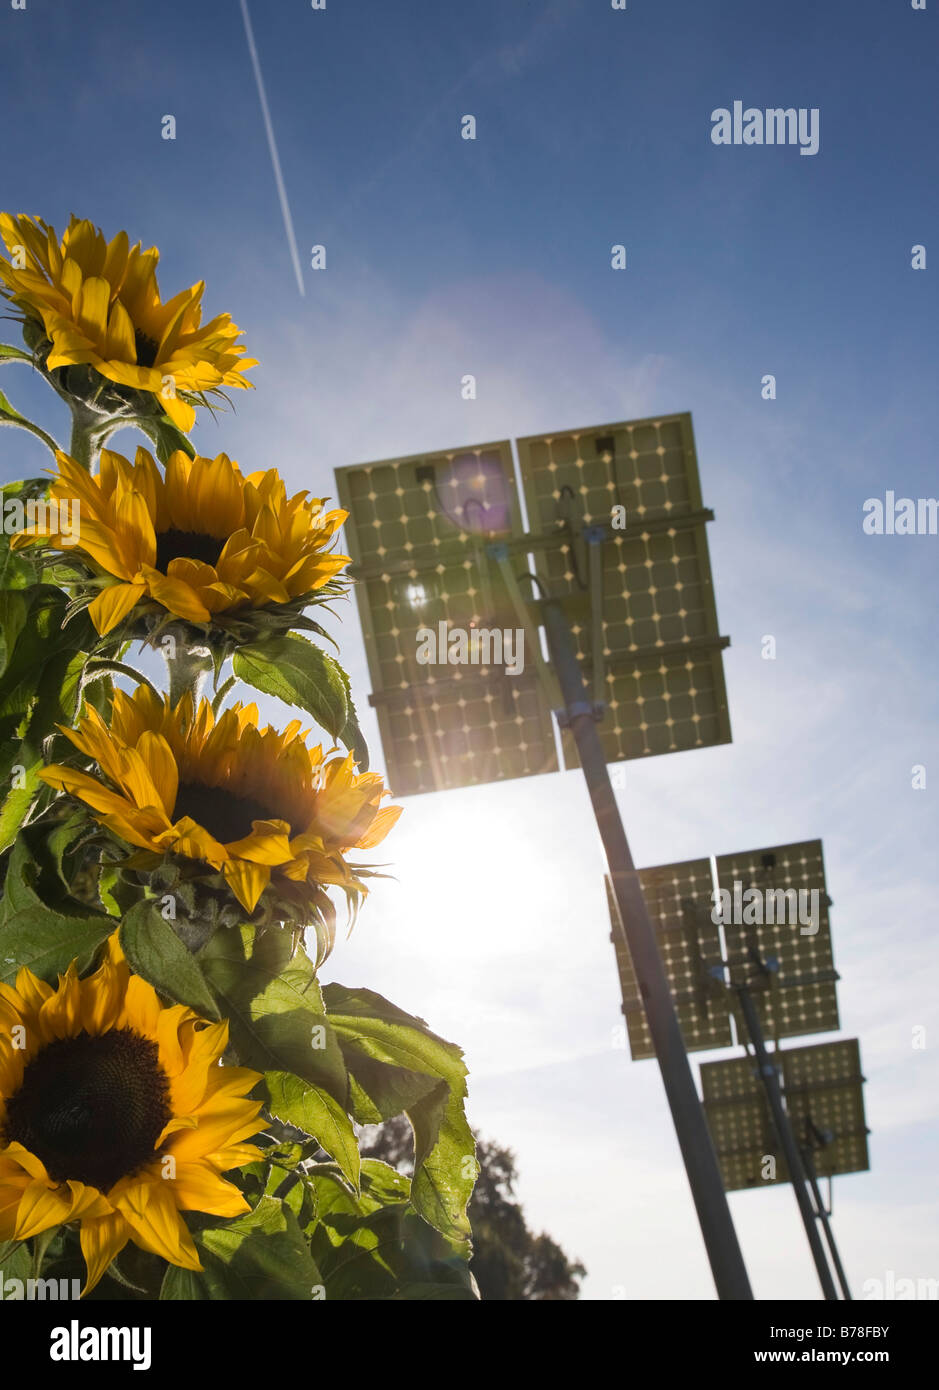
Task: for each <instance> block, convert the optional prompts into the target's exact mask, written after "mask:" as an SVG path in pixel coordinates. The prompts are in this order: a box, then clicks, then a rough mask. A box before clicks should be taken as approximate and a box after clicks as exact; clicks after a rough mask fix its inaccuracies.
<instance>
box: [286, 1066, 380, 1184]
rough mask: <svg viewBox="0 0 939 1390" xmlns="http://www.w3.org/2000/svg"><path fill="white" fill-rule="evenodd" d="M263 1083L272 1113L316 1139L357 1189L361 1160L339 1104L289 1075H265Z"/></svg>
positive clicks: (352, 1134)
mask: <svg viewBox="0 0 939 1390" xmlns="http://www.w3.org/2000/svg"><path fill="white" fill-rule="evenodd" d="M264 1083H265V1085H266V1086H267V1093H268V1097H269V1100H268V1108H269V1109H270V1112H271V1114H272V1115H276V1116H277V1118H278V1119H279V1120H283V1121H284V1122H285V1123H286V1124H289V1125H295V1126H296V1128H297V1129H302V1130H303V1132H304V1133H305V1134H308V1135H309V1136H310V1137H311V1138H312V1139H315V1140H316V1141H317V1142H318V1143H319V1144H320V1146H321V1147H322V1148H324V1149H325V1150H326V1152H327V1153H328V1154H330V1155H331V1157H332V1158H334V1159H335V1160H336V1162H337V1163H338V1164H339V1166H340V1168H341V1169H342V1171H343V1173H344V1174H345V1176H346V1177H347V1178H348V1179H349V1181H350V1182H351V1183H352V1185H353V1187H356V1188H357V1187H358V1185H359V1171H360V1168H361V1163H362V1160H361V1156H360V1154H359V1146H358V1144H357V1142H356V1138H355V1131H354V1130H353V1128H352V1121H351V1120H350V1119H349V1116H348V1115H347V1114H346V1112H345V1110H343V1108H342V1106H341V1105H340V1104H339V1102H338V1101H336V1100H334V1099H333V1097H332V1096H331V1095H330V1094H329V1092H328V1091H324V1090H323V1089H322V1087H320V1086H312V1085H311V1084H310V1083H309V1082H307V1081H303V1080H301V1078H300V1077H299V1076H293V1075H292V1074H291V1073H290V1072H285V1071H269V1072H266V1073H265V1075H264Z"/></svg>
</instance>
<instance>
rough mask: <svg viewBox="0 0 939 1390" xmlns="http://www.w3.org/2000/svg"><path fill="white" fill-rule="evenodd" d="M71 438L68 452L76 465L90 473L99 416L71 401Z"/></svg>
mask: <svg viewBox="0 0 939 1390" xmlns="http://www.w3.org/2000/svg"><path fill="white" fill-rule="evenodd" d="M69 405H70V407H71V411H72V437H71V440H70V441H69V446H68V451H69V454H70V455H71V457H72V458H73V459H74V460H75V462H76V463H80V464H81V466H82V468H87V469H88V470H89V472H90V471H91V458H92V454H93V453H94V452H95V445H96V440H95V433H96V431H95V425H100V423H101V420H100V416H98V415H96V414H94V413H93V412H92V411H90V410H86V409H85V407H84V406H82V405H81V404H80V403H79V402H78V401H75V400H71V401H69Z"/></svg>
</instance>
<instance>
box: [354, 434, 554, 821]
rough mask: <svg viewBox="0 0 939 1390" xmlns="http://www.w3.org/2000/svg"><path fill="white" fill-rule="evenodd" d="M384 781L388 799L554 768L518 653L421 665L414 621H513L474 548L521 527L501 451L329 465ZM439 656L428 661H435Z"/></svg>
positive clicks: (485, 624)
mask: <svg viewBox="0 0 939 1390" xmlns="http://www.w3.org/2000/svg"><path fill="white" fill-rule="evenodd" d="M336 477H337V483H338V489H339V497H340V501H341V503H342V505H343V506H344V507H345V508H346V510H347V511H348V512H349V519H348V521H347V522H346V525H345V534H346V543H347V546H348V550H349V554H350V555H351V556H352V559H353V562H354V568H353V573H354V574H355V575H356V578H357V580H358V583H357V584H356V586H355V590H356V599H357V602H358V607H359V614H360V617H361V620H362V627H363V632H364V635H365V647H366V655H367V659H368V667H369V675H370V677H371V681H372V687H373V693H372V695H371V696H370V697H369V698H370V702H371V704H372V705H373V706H374V707H375V710H376V713H377V716H378V723H379V728H380V730H381V739H382V746H383V749H384V753H385V759H386V763H387V768H388V782H389V785H390V787H391V788H392V790H393V791H394V793H395V795H397V796H406V795H409V794H413V793H417V792H429V791H439V790H444V789H447V788H451V787H460V786H467V785H472V784H474V783H485V782H494V781H500V780H503V779H507V778H512V777H525V776H530V775H534V774H537V773H541V772H555V771H557V768H558V763H557V756H556V752H555V743H554V733H553V729H552V724H551V712H550V710H549V708H548V705H547V703H546V701H545V698H544V696H543V694H542V692H541V690H540V688H539V685H538V682H537V679H536V670H535V666H534V664H533V662H532V661H531V660H530V653H526V660H525V664H524V669H523V671H522V672H521V673H520V674H518V675H514V676H511V675H508V674H507V671H506V667H505V665H504V664H502V665H496V664H493V665H492V666H491V667H486V666H483V665H482V664H467V665H447V664H433V665H421V664H419V663H418V662H417V660H416V654H417V651H418V645H419V643H418V635H417V634H418V629H420V628H430V629H432V630H434V631H435V632H437V630H438V623H440V622H441V621H444V620H446V622H447V624H448V628H449V629H452V628H454V627H457V628H465V629H466V630H467V631H468V632H471V631H472V629H473V628H474V627H475V628H477V629H494V628H498V629H500V630H502V629H506V628H509V629H512V630H513V632H514V630H515V629H516V628H517V627H518V618H517V616H516V614H515V610H514V608H513V606H512V603H511V600H510V598H509V596H508V594H507V593H506V591H505V587H504V584H503V583H502V581H501V579H500V577H499V575H498V572H497V570H496V569H495V567H494V566H492V565H491V563H489V562H488V561H487V559H486V557H485V553H484V546H485V545H486V544H488V543H491V542H493V541H497V540H501V539H505V538H507V537H510V536H517V535H520V534H521V520H520V515H519V509H518V498H517V495H516V488H515V479H514V474H513V466H512V453H511V446H510V444H509V443H508V442H507V441H501V442H496V443H492V444H482V445H478V446H474V447H473V448H467V449H460V450H452V451H449V452H442V453H436V454H422V455H414V456H409V457H407V458H400V459H390V460H384V461H381V462H378V463H371V464H361V465H355V466H353V467H349V468H340V469H337V470H336ZM439 654H440V653H439V652H438V656H439Z"/></svg>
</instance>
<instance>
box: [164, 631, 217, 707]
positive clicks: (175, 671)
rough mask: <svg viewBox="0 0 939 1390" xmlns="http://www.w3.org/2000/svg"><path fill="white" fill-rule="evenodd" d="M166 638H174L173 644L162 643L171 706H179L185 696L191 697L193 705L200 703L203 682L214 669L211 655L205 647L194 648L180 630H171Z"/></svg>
mask: <svg viewBox="0 0 939 1390" xmlns="http://www.w3.org/2000/svg"><path fill="white" fill-rule="evenodd" d="M165 636H171V637H172V638H173V641H172V643H167V642H166V641H165V640H164V641H163V642H162V643H161V647H162V651H163V655H164V656H165V657H166V666H167V672H168V674H169V684H170V690H169V696H170V704H171V705H174V706H175V705H177V704H178V703H179V701H180V700H181V699H182V698H183V696H184V695H187V694H188V695H191V696H192V701H193V705H196V704H198V702H199V693H200V691H201V689H202V682H203V681H204V680H205V678H206V676H207V675H208V673H209V671H211V669H212V657H211V654H210V653H209V652H208V651H207V650H206V649H205V647H194V646H192V645H190V643H189V642H188V641H187V638H186V634H184V633H182V632H180V631H179V629H178V628H170V629H168V630H167V632H166V634H165Z"/></svg>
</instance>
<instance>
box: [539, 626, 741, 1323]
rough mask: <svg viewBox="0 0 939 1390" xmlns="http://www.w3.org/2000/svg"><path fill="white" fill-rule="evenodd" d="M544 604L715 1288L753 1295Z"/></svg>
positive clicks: (584, 706)
mask: <svg viewBox="0 0 939 1390" xmlns="http://www.w3.org/2000/svg"><path fill="white" fill-rule="evenodd" d="M539 607H540V610H541V614H542V617H543V620H544V624H545V631H546V634H547V639H548V650H549V651H550V653H551V660H552V663H553V665H554V669H555V672H556V674H557V677H558V680H559V682H560V686H561V694H562V697H563V699H564V704H565V710H564V711H562V712H561V713H562V714H563V717H564V718H565V719H566V721H567V726H568V727H569V728H570V731H571V734H572V735H573V738H574V741H575V743H576V744H577V752H578V754H579V755H580V763H581V767H582V768H583V773H584V778H585V780H586V783H587V789H588V791H589V792H590V800H591V801H592V803H593V809H594V813H595V815H596V818H597V827H598V829H599V831H600V838H601V839H602V841H603V848H604V850H605V852H606V859H607V863H608V865H609V869H610V878H611V880H612V883H613V892H614V896H615V898H616V904H617V907H618V909H619V916H620V921H621V922H622V925H623V930H624V932H625V935H626V941H627V944H628V946H629V953H630V956H631V957H632V962H633V967H634V969H635V972H636V978H637V980H638V981H639V988H640V990H641V993H642V998H643V1002H644V1005H645V1010H646V1017H647V1019H648V1022H649V1032H650V1033H651V1034H652V1041H653V1043H654V1044H655V1055H656V1058H657V1060H658V1064H659V1070H660V1071H661V1073H662V1082H663V1084H664V1086H665V1094H666V1096H667V1098H668V1103H669V1108H670V1109H671V1112H672V1120H673V1122H674V1125H675V1132H676V1134H677V1136H678V1143H679V1146H680V1148H681V1154H682V1158H683V1159H684V1163H685V1169H686V1171H687V1174H688V1181H689V1183H690V1185H691V1195H692V1197H693V1198H694V1204H695V1207H696V1209H697V1213H698V1221H699V1222H700V1225H701V1233H702V1235H703V1237H704V1244H705V1247H706V1249H707V1254H708V1259H709V1261H710V1264H711V1271H712V1273H713V1276H714V1283H715V1285H716V1287H717V1294H718V1297H719V1298H722V1299H749V1298H752V1297H753V1293H752V1291H751V1289H750V1281H749V1279H748V1277H747V1271H746V1267H745V1266H744V1263H743V1255H742V1254H741V1252H740V1245H739V1243H738V1240H737V1233H736V1231H735V1230H734V1225H733V1221H732V1220H731V1215H730V1207H729V1206H728V1204H727V1194H726V1192H725V1191H724V1183H723V1180H722V1178H721V1170H720V1166H719V1164H718V1161H717V1155H716V1153H715V1152H714V1145H713V1143H712V1142H711V1135H710V1131H709V1130H708V1127H707V1121H706V1120H705V1118H704V1110H703V1109H702V1106H701V1101H700V1100H699V1098H698V1092H697V1088H696V1086H695V1083H694V1077H693V1075H692V1072H691V1066H690V1064H689V1061H688V1054H687V1052H686V1050H685V1043H684V1039H683V1038H682V1035H681V1030H680V1028H679V1026H678V1017H677V1015H676V1013H675V1005H674V1002H673V1000H672V996H671V993H670V991H669V987H668V980H667V978H666V975H665V970H664V967H663V965H662V961H661V957H660V956H659V952H658V947H657V946H656V941H655V935H654V933H653V930H652V922H651V920H650V918H649V910H648V908H647V907H646V902H645V899H644V897H643V896H642V889H641V887H640V884H639V875H638V873H637V872H636V868H635V865H634V864H633V860H632V855H631V853H630V850H629V843H628V841H627V839H626V832H625V830H624V829H623V822H622V820H621V819H620V814H619V807H618V806H617V804H616V798H615V796H614V795H613V788H612V786H611V785H610V774H609V772H608V771H607V765H606V759H605V757H604V754H603V747H602V745H601V743H600V737H599V734H598V733H597V724H596V718H595V711H594V705H593V702H592V700H591V699H590V694H589V692H588V690H587V688H586V686H585V684H584V678H583V675H582V674H581V670H580V666H579V665H578V662H577V655H576V652H575V650H574V644H573V640H572V638H571V633H570V629H569V627H568V624H567V619H566V617H565V616H564V612H563V609H562V607H561V604H560V603H559V602H558V601H557V600H552V599H549V600H547V601H545V602H543V603H541V604H540V605H539Z"/></svg>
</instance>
